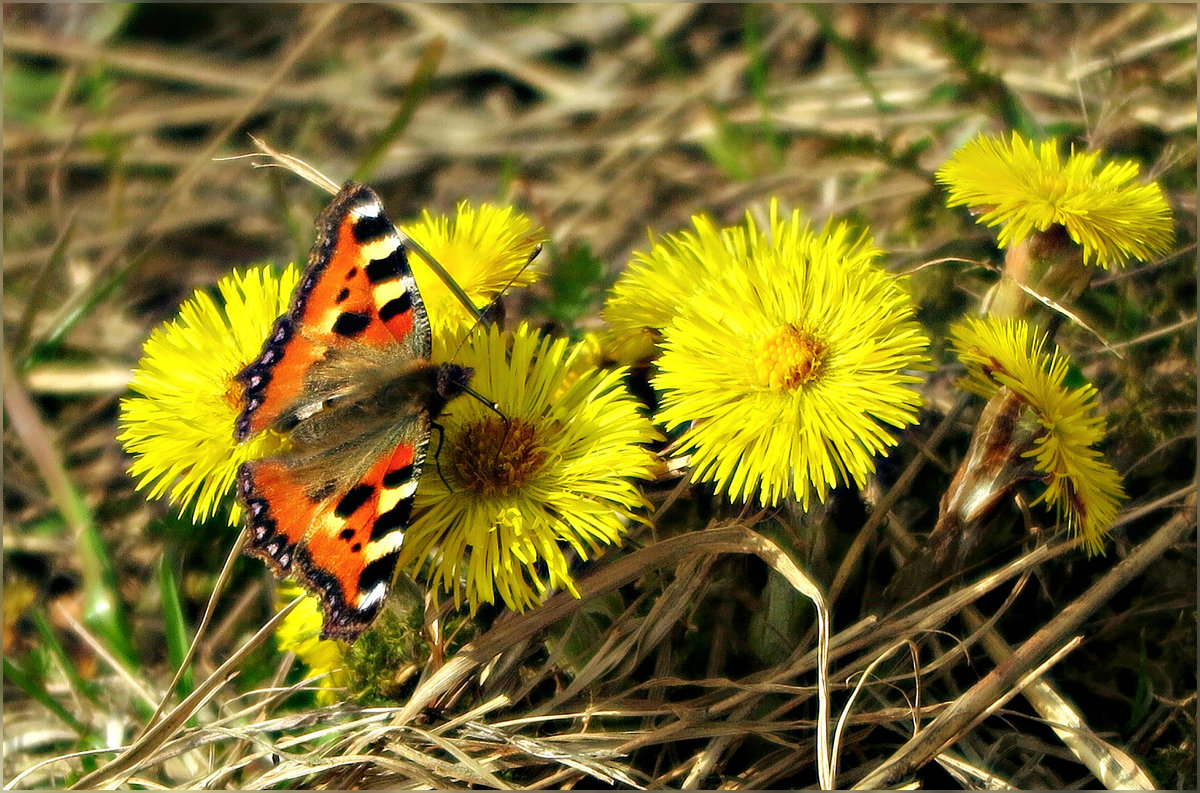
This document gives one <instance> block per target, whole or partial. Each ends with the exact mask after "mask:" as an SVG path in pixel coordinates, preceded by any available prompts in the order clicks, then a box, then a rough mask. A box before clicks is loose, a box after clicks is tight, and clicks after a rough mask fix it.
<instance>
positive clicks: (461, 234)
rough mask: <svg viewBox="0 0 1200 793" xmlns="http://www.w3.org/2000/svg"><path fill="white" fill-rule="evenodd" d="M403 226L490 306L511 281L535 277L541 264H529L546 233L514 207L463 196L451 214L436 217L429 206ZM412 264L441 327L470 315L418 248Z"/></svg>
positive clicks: (523, 281) (514, 283)
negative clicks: (473, 201)
mask: <svg viewBox="0 0 1200 793" xmlns="http://www.w3.org/2000/svg"><path fill="white" fill-rule="evenodd" d="M403 230H404V232H405V234H407V235H408V236H409V237H411V238H412V239H413V240H414V241H415V242H416V243H417V244H419V245H420V246H421V247H422V248H424V249H425V250H426V251H428V252H429V254H430V255H431V256H433V257H434V258H435V259H437V261H438V262H439V263H440V264H441V265H442V267H444V268H445V269H446V272H447V273H449V274H450V276H451V277H452V278H453V279H454V281H455V282H456V283H457V284H458V285H459V286H460V287H462V289H463V291H464V292H465V293H466V294H467V296H468V297H469V298H470V299H471V300H472V302H474V304H475V305H476V306H477V307H480V308H483V307H486V306H487V304H488V302H489V301H490V300H492V299H493V298H494V297H496V296H497V295H499V294H500V293H501V292H502V291H504V290H505V289H506V288H508V287H510V286H528V285H529V284H531V283H533V282H534V281H536V280H537V277H538V272H537V270H536V269H535V268H534V267H529V266H526V265H527V264H529V257H530V256H531V255H532V254H533V252H534V250H535V249H536V248H537V246H538V243H540V242H542V241H543V239H544V237H545V235H544V234H543V233H542V231H541V229H539V228H537V226H536V225H535V224H534V222H533V221H532V220H531V219H530V218H529V217H528V216H526V215H524V214H522V213H520V212H517V211H516V210H514V209H512V208H511V207H496V206H492V205H491V204H481V205H480V206H479V207H478V208H475V207H473V206H471V204H470V203H468V202H467V201H461V202H459V204H458V206H457V208H456V209H455V213H454V216H453V217H434V216H433V215H431V214H430V213H429V212H428V210H426V211H425V212H422V213H421V217H420V219H419V220H418V221H416V222H414V223H411V224H405V225H404V226H403ZM409 265H410V266H411V267H412V269H413V273H414V277H415V278H416V280H417V284H418V285H419V286H420V289H421V298H422V300H423V301H424V303H425V308H426V311H427V312H428V313H429V317H430V320H431V321H432V322H434V323H435V324H437V325H438V326H439V327H440V326H443V325H447V324H455V323H462V322H465V321H466V320H467V319H468V317H467V312H466V309H465V308H464V307H463V305H462V303H461V302H459V300H458V299H457V298H456V297H455V296H454V295H452V294H451V293H450V290H449V288H448V287H447V286H446V284H445V283H443V282H442V280H441V279H440V278H438V277H437V276H436V275H434V274H433V273H432V272H431V271H430V269H429V268H428V267H427V266H426V265H425V263H424V261H423V260H422V259H421V256H420V255H419V254H413V253H411V252H410V255H409Z"/></svg>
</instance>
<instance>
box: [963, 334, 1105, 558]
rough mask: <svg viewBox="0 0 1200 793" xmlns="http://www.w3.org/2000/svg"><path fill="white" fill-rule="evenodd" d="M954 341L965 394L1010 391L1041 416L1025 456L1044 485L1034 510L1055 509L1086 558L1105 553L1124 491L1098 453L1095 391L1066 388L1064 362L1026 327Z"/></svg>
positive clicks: (1100, 419)
mask: <svg viewBox="0 0 1200 793" xmlns="http://www.w3.org/2000/svg"><path fill="white" fill-rule="evenodd" d="M950 333H951V340H952V343H953V345H954V347H955V349H956V350H957V351H958V355H959V358H960V360H962V362H963V363H964V364H966V366H967V377H966V378H965V379H964V382H963V384H962V385H963V387H964V388H966V389H967V390H969V391H971V392H972V393H976V394H980V395H982V396H985V397H990V396H991V395H992V394H994V393H995V392H996V391H997V390H998V389H999V388H1000V386H1007V387H1008V388H1010V389H1012V391H1013V392H1015V393H1016V394H1017V395H1018V396H1019V397H1021V398H1022V399H1023V400H1024V401H1025V402H1026V403H1027V404H1028V405H1029V406H1030V408H1031V409H1032V410H1034V411H1035V412H1036V414H1037V417H1038V421H1039V422H1040V423H1041V425H1042V428H1043V430H1044V432H1043V433H1042V434H1041V436H1040V437H1039V438H1038V439H1037V440H1036V441H1035V446H1034V448H1032V449H1030V450H1028V451H1026V452H1024V456H1025V457H1032V458H1034V463H1035V465H1034V467H1035V469H1036V470H1037V471H1038V472H1039V473H1040V474H1042V476H1043V477H1044V478H1045V481H1046V492H1045V493H1044V494H1042V496H1040V497H1039V498H1038V499H1037V500H1036V501H1035V502H1034V503H1035V504H1036V503H1039V502H1042V501H1044V502H1046V503H1047V504H1050V505H1052V506H1053V507H1054V508H1055V510H1056V512H1057V514H1058V515H1059V518H1060V520H1065V521H1066V523H1067V527H1068V529H1069V530H1070V531H1072V532H1078V533H1079V534H1080V535H1081V536H1082V537H1083V541H1084V544H1085V545H1086V547H1087V550H1088V553H1089V554H1094V553H1100V552H1102V551H1103V550H1104V538H1105V535H1106V533H1107V531H1108V529H1109V527H1110V526H1112V524H1113V521H1114V520H1116V516H1117V506H1118V504H1119V502H1120V501H1121V500H1122V499H1123V498H1124V497H1125V491H1124V489H1123V488H1122V487H1121V476H1120V474H1118V473H1117V472H1116V471H1115V470H1113V468H1112V467H1111V466H1110V465H1109V464H1108V463H1107V462H1105V460H1104V457H1103V455H1101V453H1100V452H1099V451H1097V450H1096V449H1095V448H1093V447H1094V446H1095V444H1097V443H1099V442H1100V441H1101V440H1103V438H1104V430H1105V421H1104V416H1102V415H1100V413H1099V412H1098V410H1097V407H1096V389H1095V388H1094V387H1093V386H1092V385H1090V384H1087V385H1084V386H1083V387H1081V388H1075V389H1069V388H1067V387H1066V386H1064V385H1063V382H1064V380H1065V379H1066V376H1067V369H1068V362H1067V359H1066V358H1064V357H1062V356H1061V355H1060V354H1059V353H1058V351H1057V350H1056V351H1055V352H1054V353H1053V354H1052V355H1049V356H1047V355H1044V354H1043V353H1042V348H1043V347H1044V346H1045V343H1046V336H1045V335H1042V336H1038V337H1036V338H1035V337H1033V335H1032V332H1031V330H1030V327H1029V325H1028V324H1026V323H1025V322H1024V321H1023V320H1019V319H976V318H972V319H968V320H967V321H966V322H964V323H961V324H958V325H955V326H954V327H952V328H951V331H950Z"/></svg>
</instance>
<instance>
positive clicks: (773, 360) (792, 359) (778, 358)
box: [754, 324, 829, 391]
mask: <svg viewBox="0 0 1200 793" xmlns="http://www.w3.org/2000/svg"><path fill="white" fill-rule="evenodd" d="M828 349H829V345H828V344H826V343H825V342H823V341H822V340H820V339H818V338H817V337H816V336H814V335H813V334H811V333H809V332H807V331H803V330H800V329H799V328H797V327H796V326H795V325H790V324H789V325H784V326H783V327H782V328H780V329H779V330H777V331H776V332H775V333H774V334H772V335H771V336H768V337H767V338H766V339H764V340H763V342H762V344H761V345H760V346H759V348H758V357H757V358H755V359H754V371H755V372H756V373H757V374H758V381H759V383H761V384H762V385H764V386H767V387H769V388H773V389H776V390H781V391H793V390H795V389H796V388H798V387H800V386H802V385H805V384H806V383H809V382H811V381H812V380H815V379H816V378H818V377H820V376H821V372H822V371H824V369H825V358H826V352H827V351H828Z"/></svg>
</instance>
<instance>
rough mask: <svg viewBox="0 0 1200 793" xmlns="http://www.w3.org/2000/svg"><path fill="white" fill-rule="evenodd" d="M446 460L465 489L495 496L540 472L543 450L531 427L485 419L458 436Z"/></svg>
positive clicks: (516, 486)
mask: <svg viewBox="0 0 1200 793" xmlns="http://www.w3.org/2000/svg"><path fill="white" fill-rule="evenodd" d="M448 457H449V468H450V471H451V473H452V474H453V476H454V478H455V480H456V481H458V482H459V483H461V484H462V486H463V487H464V488H466V489H468V490H473V491H475V492H476V493H480V494H483V495H496V494H498V493H505V492H509V491H512V490H516V489H518V488H520V487H522V486H523V485H524V484H525V483H526V482H528V481H529V480H530V478H532V477H533V475H534V474H536V473H537V472H538V471H539V470H541V468H542V463H544V462H545V461H546V451H545V449H543V448H542V447H541V446H540V445H539V444H538V442H537V432H536V431H535V429H534V427H533V426H532V425H530V424H526V423H525V422H523V421H521V420H520V419H511V420H509V421H508V422H505V421H504V420H503V419H501V418H499V417H498V416H488V417H487V418H485V419H483V420H481V421H478V422H476V423H474V424H469V425H467V426H465V427H463V428H462V430H461V431H460V432H459V433H457V437H456V438H455V439H454V440H453V441H452V442H451V445H450V449H449V453H448Z"/></svg>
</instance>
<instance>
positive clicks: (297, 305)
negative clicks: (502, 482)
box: [234, 182, 472, 642]
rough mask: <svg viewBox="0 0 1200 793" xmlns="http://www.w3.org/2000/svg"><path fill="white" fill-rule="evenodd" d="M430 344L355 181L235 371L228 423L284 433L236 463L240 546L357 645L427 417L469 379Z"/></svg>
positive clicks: (403, 520) (402, 252)
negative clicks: (438, 357) (295, 585)
mask: <svg viewBox="0 0 1200 793" xmlns="http://www.w3.org/2000/svg"><path fill="white" fill-rule="evenodd" d="M430 348H431V338H430V326H429V318H428V316H426V313H425V306H424V304H423V303H422V302H421V295H420V293H419V292H418V291H417V285H416V282H415V281H414V280H413V276H412V272H411V271H410V270H409V266H408V256H407V252H406V249H405V246H404V243H403V242H402V241H401V239H400V235H399V233H398V232H397V231H396V228H395V227H394V226H393V225H392V223H391V222H390V221H389V220H388V219H387V217H386V216H385V215H384V213H383V206H382V204H381V203H380V201H379V196H377V195H376V194H375V192H374V191H373V190H371V189H370V188H369V187H365V186H363V185H360V184H355V183H353V182H347V183H346V184H345V185H344V186H343V187H342V189H341V191H340V192H338V194H337V195H336V196H335V197H334V199H333V201H332V202H331V203H330V204H329V206H328V207H326V209H325V210H324V211H323V212H322V213H321V215H320V217H319V218H318V219H317V240H316V243H315V244H314V245H313V248H312V252H311V254H310V255H309V260H308V265H307V267H306V269H305V271H304V274H303V276H302V277H301V280H300V283H299V285H298V286H297V287H296V291H295V294H294V295H293V296H292V303H291V307H290V308H289V309H288V312H287V313H286V314H284V315H283V316H282V317H280V318H279V319H278V320H277V321H276V322H275V325H274V327H273V328H272V330H271V333H270V335H269V336H268V338H267V341H266V343H265V345H264V346H263V350H262V353H261V354H260V355H259V356H258V358H256V359H255V360H254V362H253V363H251V364H250V365H249V366H247V367H246V368H245V369H244V370H242V372H241V373H240V374H238V376H237V380H238V381H239V382H240V383H241V384H242V386H243V387H244V392H243V402H242V411H241V413H240V414H239V416H238V418H237V422H236V425H235V429H234V436H235V438H236V439H237V440H239V441H242V440H245V439H247V438H249V437H250V436H252V435H255V434H256V433H258V432H261V431H263V430H265V429H268V428H270V429H273V430H276V431H278V432H280V433H283V434H285V435H286V436H287V437H288V440H289V443H288V445H287V446H285V450H284V451H283V452H281V453H279V454H277V455H275V456H272V457H267V458H264V459H261V460H256V461H253V462H248V463H246V464H245V465H243V466H242V467H241V470H240V471H239V472H238V482H237V494H238V498H239V500H240V501H241V503H242V504H243V505H244V506H245V509H246V515H247V527H248V529H249V531H250V537H249V541H248V543H247V545H246V548H245V553H246V554H248V555H250V556H253V557H256V558H259V559H262V560H263V561H264V562H266V564H267V566H268V567H270V568H271V570H272V572H274V573H275V575H276V576H277V577H285V576H290V577H292V578H295V579H296V580H297V581H299V582H300V583H301V584H302V585H303V586H304V587H305V588H306V589H308V590H309V591H311V592H312V593H313V594H315V595H316V596H317V597H318V598H319V599H320V601H321V607H322V609H323V611H324V625H323V628H322V631H321V636H322V638H335V639H343V640H345V641H350V642H352V641H354V640H355V639H356V638H358V635H359V634H360V633H362V632H363V631H364V630H365V629H366V628H367V627H368V626H369V625H370V624H371V623H372V622H373V621H374V619H375V616H376V615H377V614H378V613H379V610H380V607H381V606H382V604H383V601H384V597H385V595H386V594H387V591H388V587H389V586H390V584H391V581H392V575H393V573H394V571H395V569H396V561H397V559H398V558H399V553H400V545H401V543H402V542H403V539H404V530H405V528H407V526H408V523H409V516H410V514H411V512H412V505H413V496H414V494H415V493H416V490H417V481H418V479H419V477H420V475H421V465H422V463H423V462H424V460H425V449H426V446H427V445H428V443H429V434H430V425H431V423H432V422H433V420H434V419H435V418H436V417H437V416H438V414H439V413H440V412H441V410H442V408H443V407H444V406H445V405H446V402H447V401H448V400H450V399H452V398H454V397H455V396H457V395H458V394H460V393H462V392H463V391H464V389H466V387H467V383H468V381H469V379H470V377H471V374H472V371H471V370H470V369H467V368H464V367H461V366H456V365H454V364H440V365H439V364H434V363H433V362H431V361H430V360H429V356H430Z"/></svg>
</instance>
